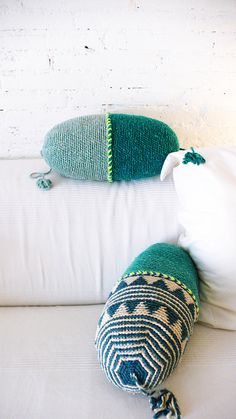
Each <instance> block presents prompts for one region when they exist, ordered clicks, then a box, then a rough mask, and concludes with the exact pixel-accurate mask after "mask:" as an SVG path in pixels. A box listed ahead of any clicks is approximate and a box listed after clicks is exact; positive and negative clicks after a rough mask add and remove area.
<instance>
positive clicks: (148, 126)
mask: <svg viewBox="0 0 236 419" xmlns="http://www.w3.org/2000/svg"><path fill="white" fill-rule="evenodd" d="M178 150H179V142H178V139H177V137H176V135H175V133H174V132H173V131H172V129H171V128H170V127H169V126H168V125H166V124H164V123H163V122H161V121H158V120H156V119H152V118H148V117H145V116H138V115H127V114H104V115H88V116H80V117H78V118H74V119H70V120H68V121H65V122H62V123H60V124H58V125H56V126H54V127H53V128H52V129H51V130H50V131H49V132H48V134H47V135H46V137H45V141H44V144H43V148H42V151H41V154H42V156H43V158H44V159H45V160H46V162H47V163H48V165H49V166H50V168H52V169H54V170H55V171H56V172H58V173H60V174H61V175H63V176H66V177H70V178H73V179H81V180H83V179H88V180H99V181H105V180H108V181H109V182H112V181H117V180H132V179H140V178H146V177H150V176H155V175H159V174H160V172H161V169H162V166H163V163H164V161H165V158H166V157H167V155H168V154H169V153H171V152H174V151H178Z"/></svg>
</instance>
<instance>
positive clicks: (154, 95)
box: [0, 0, 236, 157]
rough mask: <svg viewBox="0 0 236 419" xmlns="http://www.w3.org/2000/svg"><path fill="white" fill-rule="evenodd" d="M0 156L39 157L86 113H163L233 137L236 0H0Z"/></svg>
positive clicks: (215, 139) (205, 134)
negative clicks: (53, 134)
mask: <svg viewBox="0 0 236 419" xmlns="http://www.w3.org/2000/svg"><path fill="white" fill-rule="evenodd" d="M0 54H1V56H0V66H1V76H0V94H1V100H0V156H1V157H22V156H24V157H27V156H38V155H39V150H40V147H41V144H42V141H43V136H44V134H45V133H46V131H47V130H48V129H49V128H51V127H52V126H53V125H54V124H55V123H57V122H60V121H62V120H65V119H68V118H72V117H75V116H78V115H82V114H91V113H100V112H105V111H110V112H130V113H136V114H143V115H147V116H152V117H155V118H158V119H162V120H164V121H165V122H167V123H168V124H170V126H171V127H172V128H173V129H174V130H175V131H176V132H177V135H178V136H179V138H180V142H181V144H182V146H188V145H203V144H204V145H213V144H232V143H236V137H235V132H236V117H235V110H236V103H235V96H236V1H235V0H214V1H213V0H137V1H135V0H132V1H131V0H129V1H128V0H126V1H125V0H94V1H92V0H40V1H39V0H0Z"/></svg>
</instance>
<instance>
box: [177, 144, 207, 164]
mask: <svg viewBox="0 0 236 419" xmlns="http://www.w3.org/2000/svg"><path fill="white" fill-rule="evenodd" d="M191 150H192V151H188V152H187V153H186V154H185V155H184V158H183V161H182V163H183V164H188V163H193V164H197V165H199V164H204V163H205V162H206V160H205V159H204V157H202V156H201V154H199V153H197V152H196V151H195V150H194V149H193V147H191Z"/></svg>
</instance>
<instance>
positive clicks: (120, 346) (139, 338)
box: [95, 243, 199, 395]
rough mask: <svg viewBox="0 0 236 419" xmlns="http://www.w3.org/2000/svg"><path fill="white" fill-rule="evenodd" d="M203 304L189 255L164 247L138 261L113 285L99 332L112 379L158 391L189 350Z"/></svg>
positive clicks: (130, 387) (106, 368)
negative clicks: (200, 306)
mask: <svg viewBox="0 0 236 419" xmlns="http://www.w3.org/2000/svg"><path fill="white" fill-rule="evenodd" d="M174 265H175V266H174ZM137 268H138V271H137ZM133 269H135V271H133ZM147 269H152V270H151V271H148V270H147ZM173 273H174V274H175V277H173V276H172V274H173ZM194 282H196V283H195V284H194ZM190 286H191V289H190V288H189V287H190ZM198 301H199V295H198V276H197V272H196V269H195V266H194V264H193V263H192V261H191V258H190V256H188V254H187V253H186V252H185V251H184V250H182V249H181V248H178V247H177V246H175V245H170V244H162V243H161V244H155V245H154V246H151V247H150V248H148V249H147V250H146V251H145V252H143V253H142V254H141V255H140V257H137V258H136V259H135V261H134V262H133V263H132V264H131V266H130V268H129V269H127V271H126V272H125V274H124V275H123V276H122V278H121V279H119V280H118V281H117V283H116V285H115V286H114V289H113V290H112V292H111V294H110V296H109V298H108V301H107V303H106V305H105V308H104V310H103V313H102V315H101V317H100V320H99V323H98V327H97V332H96V338H95V345H96V348H97V351H98V358H99V361H100V364H101V366H102V368H103V370H104V372H105V374H106V376H107V378H108V379H109V380H110V381H112V382H113V383H114V384H115V385H116V386H118V387H120V388H123V389H125V390H127V391H131V392H142V393H146V394H147V395H148V394H150V392H151V391H153V390H155V389H156V387H157V386H158V385H159V384H161V383H162V382H163V381H165V380H166V378H167V377H168V376H169V375H170V374H171V373H172V371H173V370H174V369H175V367H176V366H177V365H178V362H179V361H180V359H181V357H182V355H183V353H184V351H185V348H186V344H187V342H188V340H189V338H190V336H191V334H192V332H193V325H194V323H195V322H196V321H197V318H198V311H199V310H198V303H197V302H198Z"/></svg>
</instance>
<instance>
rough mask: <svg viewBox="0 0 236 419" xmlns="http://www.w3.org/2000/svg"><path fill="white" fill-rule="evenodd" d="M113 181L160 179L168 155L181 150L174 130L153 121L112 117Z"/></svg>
mask: <svg viewBox="0 0 236 419" xmlns="http://www.w3.org/2000/svg"><path fill="white" fill-rule="evenodd" d="M110 117H111V122H112V141H113V180H131V179H140V178H146V177H150V176H156V175H159V174H160V172H161V169H162V166H163V163H164V161H165V159H166V157H167V156H168V154H169V153H171V152H174V151H178V150H179V142H178V138H177V136H176V134H175V133H174V131H172V129H171V128H170V127H169V126H168V125H166V124H165V123H163V122H162V121H158V120H156V119H153V118H148V117H146V116H140V115H128V114H111V115H110Z"/></svg>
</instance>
